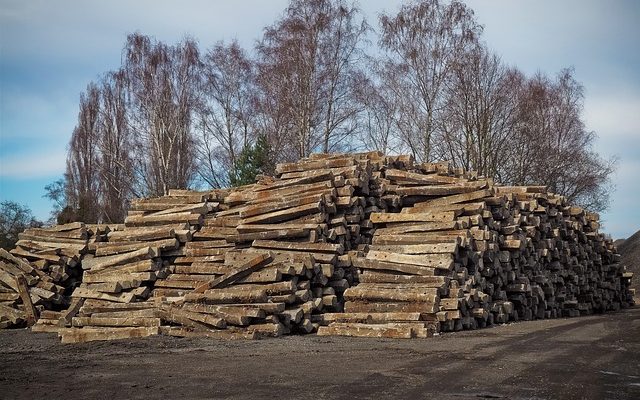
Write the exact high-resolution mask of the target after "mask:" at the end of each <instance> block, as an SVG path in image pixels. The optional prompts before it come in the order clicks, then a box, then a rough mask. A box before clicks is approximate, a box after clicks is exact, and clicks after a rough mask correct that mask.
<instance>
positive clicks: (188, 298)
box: [184, 289, 268, 304]
mask: <svg viewBox="0 0 640 400" xmlns="http://www.w3.org/2000/svg"><path fill="white" fill-rule="evenodd" d="M267 299H268V297H267V292H266V291H264V290H250V291H247V290H245V291H237V290H235V291H230V290H227V289H213V290H207V291H206V292H205V293H197V292H191V293H187V294H186V295H185V296H184V301H185V302H191V303H205V304H236V303H265V302H266V301H267Z"/></svg>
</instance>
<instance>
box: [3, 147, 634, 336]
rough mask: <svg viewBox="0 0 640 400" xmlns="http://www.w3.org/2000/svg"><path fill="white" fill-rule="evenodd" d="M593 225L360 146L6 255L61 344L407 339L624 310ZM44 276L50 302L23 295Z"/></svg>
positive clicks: (612, 260)
mask: <svg viewBox="0 0 640 400" xmlns="http://www.w3.org/2000/svg"><path fill="white" fill-rule="evenodd" d="M598 228H599V226H598V216H597V215H596V214H592V213H588V212H586V211H584V210H582V209H579V208H577V207H572V206H571V205H569V204H567V202H566V201H565V200H564V199H563V198H562V197H560V196H557V195H553V194H551V193H547V191H546V188H544V187H501V186H497V185H495V184H494V183H493V181H492V180H491V179H487V178H482V177H478V176H477V174H475V173H474V172H468V171H462V170H455V169H453V168H451V167H450V166H449V164H447V163H424V164H416V163H414V162H413V160H412V158H411V157H409V156H384V155H382V154H380V153H376V152H374V153H362V154H331V155H313V156H311V157H309V158H307V159H303V160H300V161H298V162H296V163H287V164H280V165H278V167H277V176H276V177H261V178H260V179H259V180H258V182H257V183H255V184H252V185H248V186H244V187H240V188H234V189H223V190H211V191H205V192H196V191H189V190H171V191H170V192H169V195H168V196H163V197H159V198H150V199H137V200H134V201H133V202H132V204H131V209H130V211H129V213H128V215H127V218H126V220H125V222H124V224H121V225H110V226H108V227H106V226H99V225H98V226H89V225H87V226H85V225H82V224H77V225H73V224H70V225H68V226H58V227H52V228H48V229H46V230H37V231H28V232H25V235H23V237H21V242H19V243H18V247H17V248H16V250H14V253H15V254H17V255H19V256H21V257H25V258H26V259H27V260H29V262H30V263H31V264H28V263H25V262H24V261H20V262H21V263H22V264H21V265H22V267H17V268H22V269H21V270H24V269H28V268H27V267H30V268H32V270H28V271H29V272H27V273H26V275H27V278H28V276H29V275H31V276H33V278H28V279H27V280H28V282H27V286H30V287H31V289H29V293H30V296H29V297H30V298H32V299H33V304H35V305H36V307H38V306H39V305H40V308H41V310H40V311H41V313H40V319H39V320H38V323H37V324H36V326H34V330H39V331H55V332H58V333H59V335H60V336H61V338H62V341H63V342H65V343H72V342H82V341H89V340H107V339H118V338H127V337H142V336H149V335H156V334H167V335H173V336H209V337H217V338H257V337H264V336H280V335H283V334H290V333H291V334H293V333H303V334H304V333H312V332H318V334H320V335H349V336H371V337H395V338H410V337H428V336H431V335H433V334H435V333H437V332H442V331H456V330H461V329H475V328H479V327H485V326H489V325H491V324H494V323H504V322H508V321H517V320H520V319H524V320H529V319H536V318H553V317H560V316H577V315H584V314H590V313H593V312H603V311H608V310H617V309H620V308H622V307H626V306H628V305H629V304H632V298H631V295H630V292H629V290H628V286H629V281H630V278H631V275H630V274H629V273H626V272H625V271H624V270H623V267H621V266H620V264H619V256H618V255H617V254H616V252H615V248H614V247H613V244H612V242H611V240H610V239H607V238H605V237H604V236H603V235H602V234H599V233H598ZM45 231H46V232H45ZM83 232H84V233H83ZM45 239H46V240H45ZM47 243H48V244H47ZM53 255H55V257H57V258H55V259H54V257H53ZM10 256H11V257H14V256H13V255H10ZM44 257H46V258H44ZM14 258H15V257H14ZM43 260H44V261H43ZM56 260H57V261H56ZM12 263H14V264H15V262H13V261H12ZM4 265H5V263H3V264H0V270H2V269H3V266H4ZM63 267H64V268H63ZM12 271H13V273H14V275H15V273H17V272H19V271H18V270H16V269H15V268H14V269H13V270H12ZM23 272H24V271H23ZM29 279H30V281H29ZM36 279H37V281H36ZM0 280H1V279H0ZM6 280H8V279H6ZM14 280H15V278H14ZM14 280H12V281H11V284H9V285H7V284H6V283H3V282H4V281H2V282H0V283H2V284H3V285H4V286H6V288H4V287H3V288H0V290H2V291H0V296H3V295H4V294H3V293H5V292H6V293H7V294H6V295H4V296H5V297H0V298H3V299H4V298H7V299H8V300H6V301H7V302H13V303H11V304H9V303H7V304H4V303H3V304H0V307H7V306H11V307H12V309H13V310H14V311H12V312H13V313H14V314H16V312H17V313H18V314H20V318H22V319H20V318H18V315H17V314H16V315H13V316H12V317H11V318H13V319H12V320H13V321H16V322H22V321H24V320H26V319H27V318H28V316H27V314H26V310H25V307H24V306H23V305H22V304H23V302H21V301H20V300H19V297H20V296H19V291H18V290H17V289H19V287H18V286H17V284H16V283H15V282H14ZM29 282H31V283H29ZM38 282H45V283H38ZM49 282H50V284H51V285H54V286H55V287H56V291H55V293H56V294H58V295H60V297H61V298H62V300H60V304H61V305H63V306H59V307H51V306H49V305H47V306H46V307H45V306H42V301H43V300H42V299H43V298H42V296H40V297H34V293H35V294H37V293H38V291H39V289H41V287H40V286H43V285H46V284H48V283H49ZM11 285H13V286H15V288H14V287H13V286H11ZM38 285H40V286H38ZM47 287H50V286H47ZM14 289H15V290H14ZM46 290H50V289H46ZM4 301H5V300H3V302H4ZM16 307H17V308H16ZM45 308H46V309H45ZM1 309H2V310H4V308H1ZM15 310H17V311H15ZM36 312H37V310H36ZM3 318H4V320H8V317H6V316H5V317H3ZM3 324H4V325H2V326H7V325H9V324H8V323H7V322H3Z"/></svg>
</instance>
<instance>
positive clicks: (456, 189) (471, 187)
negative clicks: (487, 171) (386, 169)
mask: <svg viewBox="0 0 640 400" xmlns="http://www.w3.org/2000/svg"><path fill="white" fill-rule="evenodd" d="M485 187H487V183H486V182H469V183H466V184H464V185H430V186H405V187H402V186H399V187H395V188H389V189H388V191H389V192H390V193H396V194H399V195H402V196H451V195H458V194H461V193H470V192H474V191H477V190H478V189H483V188H485Z"/></svg>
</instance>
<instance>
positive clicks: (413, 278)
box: [358, 270, 450, 287]
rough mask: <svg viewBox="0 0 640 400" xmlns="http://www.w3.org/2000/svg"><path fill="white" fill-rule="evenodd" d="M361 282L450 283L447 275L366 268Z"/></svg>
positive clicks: (439, 284) (443, 284) (437, 285)
mask: <svg viewBox="0 0 640 400" xmlns="http://www.w3.org/2000/svg"><path fill="white" fill-rule="evenodd" d="M358 279H359V281H360V283H422V284H428V285H433V286H432V287H445V286H447V285H448V283H449V279H450V278H449V277H446V276H424V275H399V274H395V273H380V272H374V271H369V270H366V271H364V272H363V273H361V274H360V275H359V276H358Z"/></svg>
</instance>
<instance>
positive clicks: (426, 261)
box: [366, 250, 454, 271]
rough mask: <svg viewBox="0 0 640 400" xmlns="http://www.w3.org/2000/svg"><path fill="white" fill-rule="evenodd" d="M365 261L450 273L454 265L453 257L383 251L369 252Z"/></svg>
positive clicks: (448, 255)
mask: <svg viewBox="0 0 640 400" xmlns="http://www.w3.org/2000/svg"><path fill="white" fill-rule="evenodd" d="M366 258H367V260H376V261H383V262H390V263H397V264H411V265H420V266H423V267H430V268H436V269H443V270H447V271H450V270H451V269H452V268H453V265H454V259H453V255H452V254H450V253H443V254H418V255H414V254H399V253H390V252H385V251H376V250H370V251H369V252H368V253H367V256H366Z"/></svg>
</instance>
